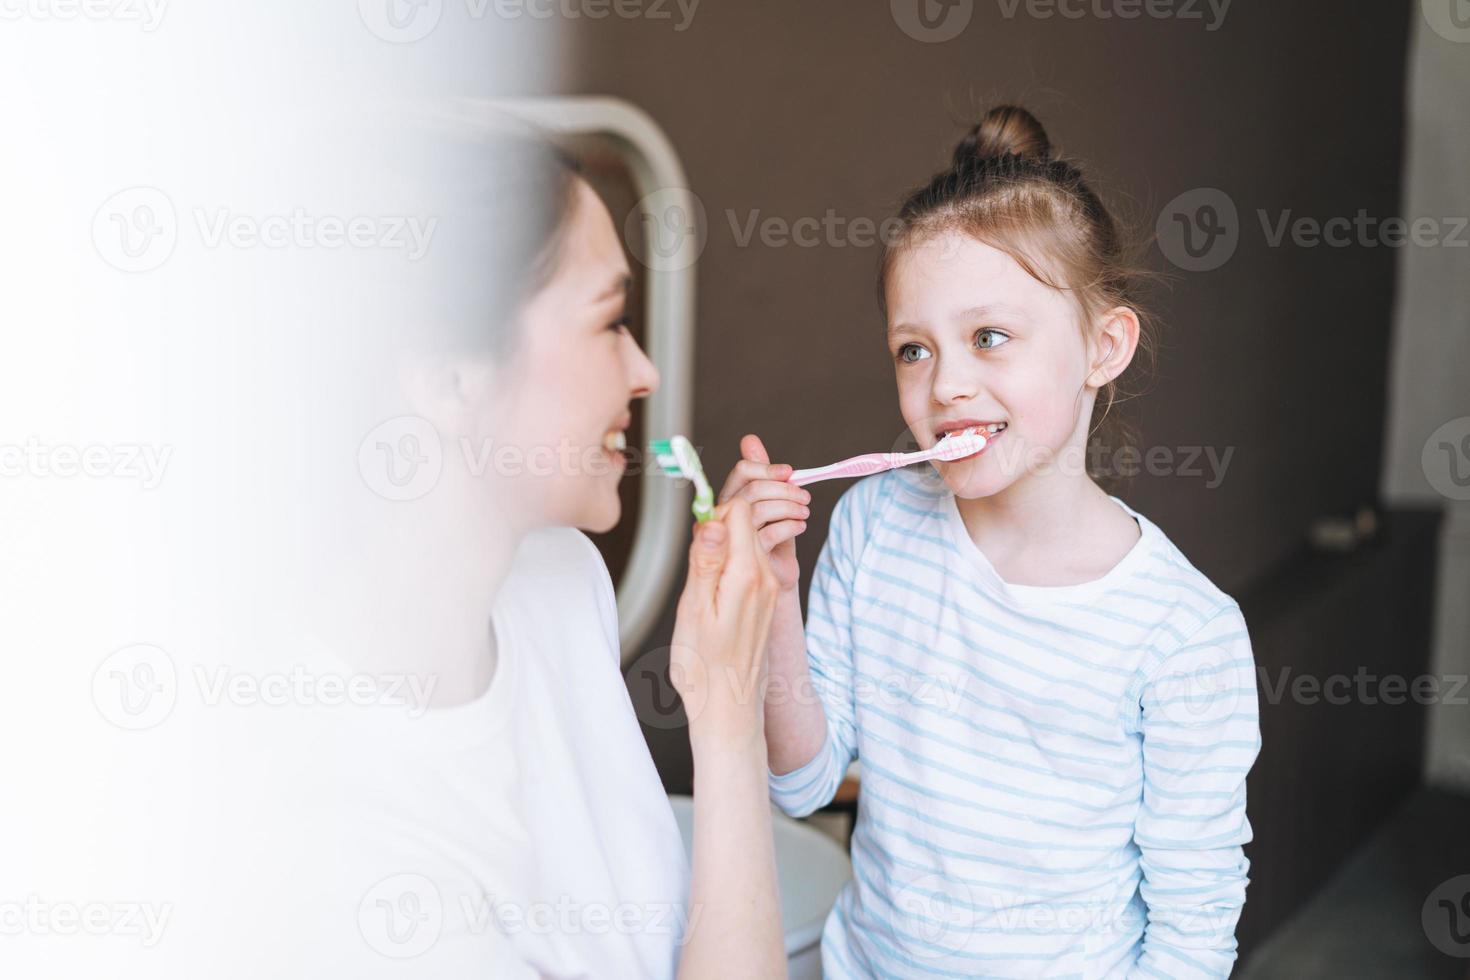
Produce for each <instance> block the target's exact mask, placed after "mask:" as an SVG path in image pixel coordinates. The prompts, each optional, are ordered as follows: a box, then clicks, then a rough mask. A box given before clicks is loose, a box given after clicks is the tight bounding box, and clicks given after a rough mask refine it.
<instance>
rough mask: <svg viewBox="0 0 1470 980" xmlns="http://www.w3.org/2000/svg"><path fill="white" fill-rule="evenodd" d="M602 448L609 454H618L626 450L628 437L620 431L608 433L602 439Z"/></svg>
mask: <svg viewBox="0 0 1470 980" xmlns="http://www.w3.org/2000/svg"><path fill="white" fill-rule="evenodd" d="M602 448H603V449H606V450H607V451H608V452H610V453H620V452H622V451H623V450H625V449H627V448H628V437H627V436H626V435H624V434H623V433H622V432H620V431H614V432H609V433H608V434H607V435H605V436H603V437H602Z"/></svg>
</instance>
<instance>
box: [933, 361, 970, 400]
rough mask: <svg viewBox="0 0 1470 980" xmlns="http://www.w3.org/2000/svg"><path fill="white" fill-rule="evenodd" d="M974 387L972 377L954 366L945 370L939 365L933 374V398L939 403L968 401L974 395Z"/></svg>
mask: <svg viewBox="0 0 1470 980" xmlns="http://www.w3.org/2000/svg"><path fill="white" fill-rule="evenodd" d="M976 387H977V385H976V382H975V379H974V378H971V377H968V376H967V375H965V374H964V373H963V372H962V371H960V370H957V369H954V368H951V369H949V370H945V369H944V367H943V366H942V365H941V366H940V368H939V370H938V371H936V372H935V375H934V389H933V394H934V400H935V401H936V402H938V403H939V404H941V405H951V404H953V403H955V402H962V401H968V400H969V399H971V398H973V397H975V389H976Z"/></svg>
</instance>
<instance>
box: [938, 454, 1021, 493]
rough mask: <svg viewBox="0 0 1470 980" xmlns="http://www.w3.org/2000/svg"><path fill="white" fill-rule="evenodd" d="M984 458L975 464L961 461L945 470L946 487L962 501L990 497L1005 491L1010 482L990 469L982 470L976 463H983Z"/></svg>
mask: <svg viewBox="0 0 1470 980" xmlns="http://www.w3.org/2000/svg"><path fill="white" fill-rule="evenodd" d="M982 459H983V457H981V458H977V459H976V460H975V461H974V462H966V461H961V462H959V463H950V464H948V465H947V466H946V467H945V469H944V473H943V476H944V485H945V486H946V487H948V488H949V489H950V491H951V492H952V493H953V494H954V495H955V496H956V497H959V498H961V499H962V500H975V499H978V498H980V497H990V496H993V495H995V494H997V493H999V492H1000V491H1002V490H1004V489H1005V488H1006V486H1007V485H1008V483H1009V481H1008V480H1005V479H1003V478H1002V477H1001V475H1000V474H998V473H995V472H993V471H987V470H988V468H983V469H982V468H981V467H980V466H977V465H975V463H979V462H981V461H982Z"/></svg>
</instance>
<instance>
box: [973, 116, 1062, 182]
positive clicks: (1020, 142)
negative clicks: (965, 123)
mask: <svg viewBox="0 0 1470 980" xmlns="http://www.w3.org/2000/svg"><path fill="white" fill-rule="evenodd" d="M1003 156H1018V157H1021V158H1022V159H1024V160H1034V161H1036V162H1038V163H1049V162H1050V161H1051V159H1052V155H1051V141H1050V140H1049V139H1047V138H1046V130H1045V129H1043V128H1042V126H1041V123H1039V122H1037V121H1036V117H1035V116H1033V115H1031V113H1029V112H1027V111H1026V110H1025V109H1022V108H1021V107H1020V106H1016V105H999V106H996V107H995V108H994V109H991V110H990V111H989V112H987V113H986V114H985V117H984V118H983V119H981V120H980V122H978V123H977V124H976V125H975V128H973V129H971V130H970V132H969V135H967V136H966V137H965V138H964V139H962V140H960V142H959V145H958V146H956V147H955V148H954V165H955V166H956V167H960V166H964V165H966V164H973V163H974V162H975V161H977V160H986V159H990V158H992V157H1003Z"/></svg>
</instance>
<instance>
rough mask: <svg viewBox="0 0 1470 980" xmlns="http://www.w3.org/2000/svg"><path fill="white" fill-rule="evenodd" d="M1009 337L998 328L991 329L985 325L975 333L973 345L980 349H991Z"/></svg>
mask: <svg viewBox="0 0 1470 980" xmlns="http://www.w3.org/2000/svg"><path fill="white" fill-rule="evenodd" d="M1010 339H1011V338H1010V337H1007V336H1006V335H1005V334H1003V333H1001V332H1000V331H999V330H992V329H990V328H989V327H987V328H985V329H984V330H981V331H980V332H979V333H977V334H976V335H975V346H976V347H979V348H980V349H981V350H993V349H994V348H996V347H999V346H1000V345H1001V344H1004V343H1006V342H1007V341H1009V340H1010Z"/></svg>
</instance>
